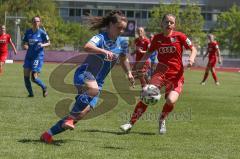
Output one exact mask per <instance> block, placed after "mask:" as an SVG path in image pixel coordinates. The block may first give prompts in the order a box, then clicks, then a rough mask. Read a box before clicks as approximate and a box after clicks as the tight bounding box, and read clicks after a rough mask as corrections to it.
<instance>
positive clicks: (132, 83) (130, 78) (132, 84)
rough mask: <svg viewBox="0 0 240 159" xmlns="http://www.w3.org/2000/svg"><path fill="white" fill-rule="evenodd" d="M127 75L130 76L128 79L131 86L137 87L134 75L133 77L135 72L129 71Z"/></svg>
mask: <svg viewBox="0 0 240 159" xmlns="http://www.w3.org/2000/svg"><path fill="white" fill-rule="evenodd" d="M127 76H128V80H129V82H130V84H131V87H133V88H134V87H135V80H134V77H133V74H132V72H131V71H128V72H127Z"/></svg>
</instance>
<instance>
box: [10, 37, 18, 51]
mask: <svg viewBox="0 0 240 159" xmlns="http://www.w3.org/2000/svg"><path fill="white" fill-rule="evenodd" d="M10 44H11V46H12V48H13V51H14V53H15V55H16V54H17V49H16V47H15V45H14V43H13V42H12V39H11V38H10Z"/></svg>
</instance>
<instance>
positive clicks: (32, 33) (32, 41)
mask: <svg viewBox="0 0 240 159" xmlns="http://www.w3.org/2000/svg"><path fill="white" fill-rule="evenodd" d="M40 25H41V19H40V17H39V16H35V17H33V18H32V28H31V29H28V30H27V31H26V32H25V35H24V38H23V48H24V49H26V50H27V54H26V56H25V60H24V65H23V68H24V82H25V87H26V89H27V91H28V94H29V95H28V97H33V96H34V94H33V90H32V86H31V81H30V75H31V80H32V81H33V82H34V83H36V84H37V85H39V86H40V87H41V88H42V91H43V97H46V96H47V94H48V92H47V87H46V85H45V84H44V83H43V82H42V81H41V79H40V78H39V74H40V72H41V69H42V66H43V62H44V49H43V48H44V47H46V46H49V45H50V41H49V37H48V35H47V33H46V32H45V31H44V30H43V29H41V28H40Z"/></svg>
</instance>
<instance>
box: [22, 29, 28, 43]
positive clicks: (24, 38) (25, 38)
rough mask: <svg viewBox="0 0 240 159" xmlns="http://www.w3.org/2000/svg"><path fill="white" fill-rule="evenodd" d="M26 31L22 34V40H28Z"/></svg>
mask: <svg viewBox="0 0 240 159" xmlns="http://www.w3.org/2000/svg"><path fill="white" fill-rule="evenodd" d="M27 34H28V33H27V31H26V32H25V33H24V36H23V40H22V41H23V42H28V36H27Z"/></svg>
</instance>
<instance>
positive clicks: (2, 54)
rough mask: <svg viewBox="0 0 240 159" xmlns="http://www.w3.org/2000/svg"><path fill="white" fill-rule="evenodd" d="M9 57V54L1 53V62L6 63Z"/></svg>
mask: <svg viewBox="0 0 240 159" xmlns="http://www.w3.org/2000/svg"><path fill="white" fill-rule="evenodd" d="M7 57H8V53H5V52H4V53H0V62H5V61H6V59H7Z"/></svg>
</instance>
